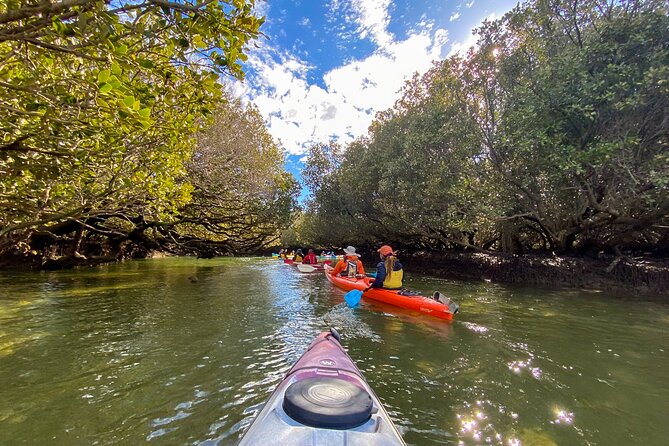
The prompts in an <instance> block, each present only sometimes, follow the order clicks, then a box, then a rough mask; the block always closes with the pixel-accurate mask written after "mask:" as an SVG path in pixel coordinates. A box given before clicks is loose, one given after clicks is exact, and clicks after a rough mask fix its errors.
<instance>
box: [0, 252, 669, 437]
mask: <svg viewBox="0 0 669 446" xmlns="http://www.w3.org/2000/svg"><path fill="white" fill-rule="evenodd" d="M194 278H196V279H197V281H194V280H195V279H194ZM406 284H407V285H408V286H409V287H410V288H412V289H416V290H420V291H425V292H430V293H431V292H432V291H433V290H436V289H438V290H441V291H442V292H443V293H444V294H446V295H449V296H452V297H453V298H455V299H456V300H457V301H458V302H459V303H460V305H461V312H460V314H458V315H457V316H456V320H455V321H454V322H453V323H452V324H448V323H445V322H442V321H439V320H433V319H431V318H426V317H418V316H415V315H412V314H409V313H402V312H401V310H395V309H394V308H393V307H384V308H381V307H370V306H368V305H367V304H365V305H364V306H363V307H362V308H358V309H355V310H351V309H348V308H346V307H345V305H344V304H342V302H343V299H342V298H343V294H344V292H342V291H339V290H336V289H334V288H333V287H332V286H331V285H330V284H329V283H328V282H327V281H326V280H325V278H324V277H323V276H321V275H320V274H300V273H299V272H298V271H296V270H295V269H294V268H292V267H290V266H288V265H283V264H279V263H278V262H275V261H272V260H269V259H215V260H195V259H181V258H180V259H171V258H168V259H155V260H147V261H137V262H128V263H124V264H119V265H111V266H105V267H101V268H97V269H93V270H86V271H66V272H54V273H30V274H14V275H7V274H4V275H2V276H0V444H1V445H15V444H21V445H22V444H28V445H37V444H39V445H46V444H48V445H92V444H99V445H140V444H151V445H233V444H235V443H236V442H237V440H238V439H239V437H240V435H241V434H242V433H243V432H244V431H245V429H246V428H247V427H248V425H249V424H250V423H251V421H252V419H253V417H254V415H255V414H256V413H257V412H258V411H259V410H260V409H261V407H262V405H263V403H264V402H265V400H266V399H267V398H268V397H269V395H270V393H271V392H272V390H273V389H274V387H275V386H276V385H277V383H278V382H279V381H280V380H281V378H282V376H283V374H284V373H285V372H286V371H287V370H288V369H289V368H290V366H291V365H292V363H293V362H294V361H295V360H296V359H297V358H298V357H299V355H300V354H301V353H302V352H303V351H304V349H305V348H306V347H307V345H308V343H309V342H310V341H311V340H312V339H313V337H314V336H315V335H316V334H318V333H319V332H320V331H322V330H324V329H326V328H327V327H329V326H335V327H337V328H338V329H339V330H340V332H341V333H342V335H343V342H344V345H345V346H346V347H347V348H348V349H349V354H350V356H351V357H352V358H353V359H354V360H355V361H356V363H357V364H358V366H359V367H360V369H361V370H362V371H363V373H364V374H365V376H366V378H367V380H368V381H369V382H370V384H371V386H372V387H373V388H374V389H375V390H376V393H377V394H378V396H379V397H380V398H381V400H382V401H383V403H384V404H385V405H386V408H387V409H388V411H389V413H390V414H391V416H392V417H393V418H394V420H395V422H396V424H397V426H398V428H399V429H400V431H401V432H402V434H403V435H404V438H405V440H406V441H407V443H409V444H412V445H420V446H423V445H427V446H431V445H442V444H446V445H458V444H464V445H474V444H498V445H521V444H522V445H528V446H529V445H531V446H548V445H630V444H635V445H637V444H638V445H660V444H667V443H668V441H669V440H667V439H668V438H669V423H668V421H669V305H663V304H658V303H651V302H644V301H641V300H633V299H632V298H631V297H630V296H627V297H626V296H610V295H606V294H603V293H593V292H582V291H556V290H536V289H529V288H517V287H516V288H511V287H505V286H499V285H494V284H489V283H488V284H486V283H458V282H450V281H443V280H439V279H438V278H428V277H416V276H409V277H408V279H407V281H406ZM268 444H271V440H270V441H268Z"/></svg>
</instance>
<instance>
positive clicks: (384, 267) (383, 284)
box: [332, 245, 404, 291]
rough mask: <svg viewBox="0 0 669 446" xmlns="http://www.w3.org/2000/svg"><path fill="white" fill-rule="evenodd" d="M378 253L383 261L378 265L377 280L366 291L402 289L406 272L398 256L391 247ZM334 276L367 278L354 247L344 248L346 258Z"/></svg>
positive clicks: (338, 265)
mask: <svg viewBox="0 0 669 446" xmlns="http://www.w3.org/2000/svg"><path fill="white" fill-rule="evenodd" d="M377 252H378V253H379V257H380V258H381V261H380V262H379V263H378V264H377V265H376V279H374V282H372V283H371V285H370V286H369V287H368V288H367V289H366V290H365V291H367V290H369V289H370V288H385V289H388V290H399V289H401V288H402V279H403V277H404V270H403V268H402V264H401V263H400V261H399V260H398V259H397V254H396V253H395V252H394V251H393V248H392V247H390V246H389V245H383V246H382V247H380V248H379V249H377ZM332 275H335V276H337V275H339V276H347V277H358V278H361V277H364V276H365V268H364V267H363V266H362V262H361V261H360V254H358V253H356V252H355V248H354V247H353V246H347V247H346V248H344V258H343V259H341V260H340V261H339V262H337V265H335V267H334V269H333V270H332Z"/></svg>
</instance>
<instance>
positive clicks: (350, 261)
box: [332, 246, 365, 277]
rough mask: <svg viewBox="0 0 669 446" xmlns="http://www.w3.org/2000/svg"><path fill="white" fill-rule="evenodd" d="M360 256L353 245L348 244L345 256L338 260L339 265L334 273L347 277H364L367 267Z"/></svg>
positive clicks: (334, 274)
mask: <svg viewBox="0 0 669 446" xmlns="http://www.w3.org/2000/svg"><path fill="white" fill-rule="evenodd" d="M359 257H360V254H357V253H356V252H355V248H354V247H353V246H347V247H346V248H345V249H344V258H343V259H341V260H340V261H339V262H337V265H335V267H334V269H333V270H332V275H333V276H336V275H338V274H341V275H342V276H347V277H363V276H364V275H365V268H363V266H362V262H361V261H360V259H359Z"/></svg>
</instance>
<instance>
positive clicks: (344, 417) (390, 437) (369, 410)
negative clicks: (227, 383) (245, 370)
mask: <svg viewBox="0 0 669 446" xmlns="http://www.w3.org/2000/svg"><path fill="white" fill-rule="evenodd" d="M269 444H276V445H282V446H293V445H294V446H307V445H314V446H317V445H327V446H338V445H341V446H362V445H365V446H395V445H398V446H402V445H405V443H404V441H403V440H402V437H401V436H400V434H399V432H398V431H397V429H396V428H395V425H394V424H393V422H392V420H391V419H390V417H389V416H388V413H387V412H386V410H385V409H384V408H383V406H382V405H381V402H380V401H379V399H378V397H377V396H376V395H375V394H374V391H373V390H372V388H371V387H370V386H369V384H367V381H365V379H364V378H363V376H362V373H360V370H358V368H357V367H356V365H355V364H354V363H353V361H352V360H351V358H350V357H349V356H348V355H347V354H346V352H345V351H344V349H343V348H342V346H341V344H340V343H339V335H338V334H337V332H336V331H334V330H330V332H323V333H321V334H320V335H319V336H318V337H317V338H316V339H315V340H314V341H313V342H312V343H311V345H310V346H309V348H308V349H307V351H306V352H305V353H304V354H303V355H302V357H301V358H300V359H299V360H298V361H297V363H296V364H295V365H294V366H293V368H292V369H290V371H289V372H288V374H287V375H286V377H285V378H284V379H283V381H281V383H280V384H279V386H278V387H277V388H276V390H275V391H274V393H273V394H272V396H271V397H270V398H269V400H268V401H267V403H266V404H265V406H264V407H263V409H262V410H261V411H260V413H259V414H258V416H257V417H256V418H255V420H254V421H253V423H252V424H251V427H249V430H248V431H247V432H246V434H244V436H243V437H242V439H241V441H240V442H239V445H238V446H264V445H269Z"/></svg>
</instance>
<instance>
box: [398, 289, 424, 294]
mask: <svg viewBox="0 0 669 446" xmlns="http://www.w3.org/2000/svg"><path fill="white" fill-rule="evenodd" d="M397 294H399V295H400V296H420V293H419V292H418V291H411V290H405V289H402V290H400V291H399V292H398V293H397Z"/></svg>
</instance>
